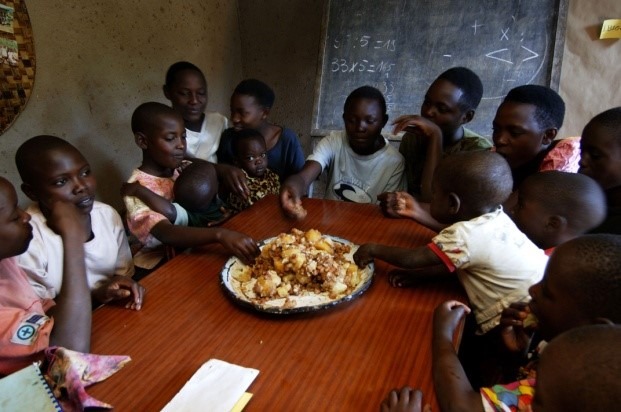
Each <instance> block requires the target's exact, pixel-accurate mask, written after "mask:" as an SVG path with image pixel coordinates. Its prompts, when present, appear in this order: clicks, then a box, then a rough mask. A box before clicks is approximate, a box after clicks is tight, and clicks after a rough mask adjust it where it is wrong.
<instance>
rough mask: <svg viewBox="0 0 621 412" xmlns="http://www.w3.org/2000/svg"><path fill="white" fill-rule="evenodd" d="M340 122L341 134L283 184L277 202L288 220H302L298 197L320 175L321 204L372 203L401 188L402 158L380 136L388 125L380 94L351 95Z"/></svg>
mask: <svg viewBox="0 0 621 412" xmlns="http://www.w3.org/2000/svg"><path fill="white" fill-rule="evenodd" d="M343 120H344V122H345V132H342V131H340V132H332V133H330V135H329V136H327V137H325V138H323V139H322V140H321V141H320V142H319V144H318V145H317V147H316V148H315V150H314V151H313V153H312V154H311V155H310V156H309V157H308V159H307V160H306V163H305V164H304V167H303V168H302V170H301V171H300V172H299V173H297V174H295V175H293V176H291V177H289V178H288V179H287V180H286V181H285V182H284V183H283V185H282V187H281V190H280V200H281V204H282V208H283V210H284V211H285V213H286V214H288V215H289V216H291V217H302V216H303V215H304V212H303V209H302V201H301V197H302V196H303V195H305V194H306V193H307V191H308V187H309V186H310V184H311V183H312V182H313V181H314V180H315V179H317V177H318V176H319V175H320V174H321V172H322V170H325V169H327V170H328V185H327V190H326V195H325V198H326V199H333V200H345V201H350V202H357V203H372V202H375V199H376V198H377V195H378V194H380V193H382V192H386V191H394V190H401V189H403V188H405V178H404V176H403V164H404V160H403V156H401V154H400V153H399V152H398V151H397V150H396V149H395V148H393V147H392V146H391V145H390V144H389V143H388V141H387V140H386V138H385V137H384V136H382V134H381V132H382V128H383V127H384V125H385V124H386V122H387V121H388V115H387V114H386V101H385V100H384V96H383V95H382V93H381V92H380V91H379V90H377V89H376V88H374V87H370V86H363V87H360V88H358V89H356V90H354V91H353V92H351V93H350V95H349V96H347V99H346V100H345V106H344V108H343Z"/></svg>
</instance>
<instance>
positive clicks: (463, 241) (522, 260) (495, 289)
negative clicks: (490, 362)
mask: <svg viewBox="0 0 621 412" xmlns="http://www.w3.org/2000/svg"><path fill="white" fill-rule="evenodd" d="M430 247H431V249H432V250H433V251H434V252H435V253H436V254H437V255H438V256H439V257H440V258H441V259H442V261H443V262H444V264H445V265H446V266H447V267H448V268H449V270H451V271H452V270H456V271H457V277H458V278H459V281H460V282H461V284H462V285H463V286H464V289H465V290H466V293H467V294H468V299H469V300H470V304H471V305H472V310H473V312H474V315H475V318H476V320H477V324H478V326H479V333H486V332H488V331H489V330H491V329H492V328H494V327H495V326H496V325H498V323H499V321H500V314H501V313H502V311H503V309H504V308H506V307H508V306H509V305H510V304H511V303H513V302H520V301H526V300H528V299H529V295H528V288H529V287H530V286H531V285H533V284H535V283H537V282H539V281H540V280H541V278H542V277H543V272H544V270H545V267H546V264H547V263H548V257H547V256H546V254H545V252H544V251H543V250H541V249H539V248H538V247H537V246H535V244H534V243H533V242H531V241H530V240H529V239H528V238H527V237H526V235H525V234H524V233H522V232H520V230H519V229H518V228H517V226H515V223H513V221H512V220H511V218H509V216H507V214H506V213H505V212H503V210H502V207H499V208H498V209H497V210H496V211H494V212H491V213H486V214H484V215H482V216H479V217H476V218H474V219H472V220H468V221H465V222H457V223H455V224H453V225H451V226H449V227H447V228H446V229H444V230H442V231H441V232H440V233H438V235H437V236H435V237H434V238H433V240H432V244H430Z"/></svg>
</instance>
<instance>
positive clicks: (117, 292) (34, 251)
mask: <svg viewBox="0 0 621 412" xmlns="http://www.w3.org/2000/svg"><path fill="white" fill-rule="evenodd" d="M15 163H16V164H17V170H18V171H19V174H20V176H21V178H22V181H23V183H22V190H23V191H24V193H25V194H26V195H27V196H28V197H29V198H30V199H31V200H32V201H34V202H35V203H33V204H32V205H30V206H29V207H28V209H27V212H28V213H29V214H30V215H31V216H32V222H31V223H32V226H33V228H34V231H33V234H34V238H33V240H32V242H31V243H30V247H29V248H28V251H27V252H26V253H24V254H23V255H21V256H20V257H19V258H18V262H19V265H20V266H21V267H22V268H23V269H24V270H25V271H26V273H27V274H28V276H29V277H30V282H31V284H32V285H33V286H34V288H35V290H36V291H37V294H38V295H39V296H41V297H42V298H47V299H54V298H55V297H56V295H58V294H59V293H60V292H61V290H62V289H61V286H62V283H63V282H62V281H63V279H62V267H63V259H64V254H63V240H62V238H61V237H60V236H59V235H58V234H57V233H55V232H54V230H53V229H52V228H51V227H50V226H49V224H48V219H49V217H50V213H51V212H50V210H51V205H52V203H53V202H56V201H64V202H69V203H71V204H72V205H74V207H75V208H76V210H78V211H79V220H78V221H79V224H80V225H81V228H82V232H83V235H84V237H85V238H86V242H85V243H84V245H83V248H84V249H85V252H84V253H85V256H86V272H87V279H88V285H89V287H90V289H91V291H92V294H93V300H94V301H95V302H96V303H107V302H109V301H111V300H121V299H126V298H130V299H129V301H128V302H127V304H126V307H127V308H131V309H135V310H139V309H140V308H141V306H142V297H143V294H144V288H143V287H142V286H141V285H140V284H138V283H136V282H135V281H134V280H132V276H133V274H134V264H133V262H132V256H131V253H130V250H129V245H128V243H127V238H126V236H125V230H124V227H123V223H122V221H121V218H120V216H119V214H118V213H117V212H116V210H114V209H113V208H112V207H110V206H108V205H106V204H104V203H100V202H97V201H96V200H95V190H96V185H97V183H96V180H95V176H94V175H93V174H92V173H91V169H90V165H89V163H88V161H87V160H86V159H85V158H84V156H82V153H80V151H79V150H78V149H76V148H75V147H74V146H73V145H71V144H70V143H68V142H66V141H65V140H63V139H61V138H58V137H54V136H36V137H33V138H31V139H29V140H27V141H26V142H24V143H23V144H22V145H21V146H20V147H19V148H18V149H17V153H16V154H15Z"/></svg>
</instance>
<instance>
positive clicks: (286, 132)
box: [280, 127, 298, 141]
mask: <svg viewBox="0 0 621 412" xmlns="http://www.w3.org/2000/svg"><path fill="white" fill-rule="evenodd" d="M280 138H281V139H284V140H286V141H291V140H298V134H297V133H296V132H294V131H293V130H292V129H289V128H287V127H283V128H282V133H281V134H280Z"/></svg>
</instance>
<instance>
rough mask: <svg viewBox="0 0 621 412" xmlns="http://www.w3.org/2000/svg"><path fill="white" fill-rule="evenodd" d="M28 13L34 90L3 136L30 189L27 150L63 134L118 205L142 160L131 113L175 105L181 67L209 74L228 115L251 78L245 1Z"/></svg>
mask: <svg viewBox="0 0 621 412" xmlns="http://www.w3.org/2000/svg"><path fill="white" fill-rule="evenodd" d="M26 6H27V7H28V12H29V15H30V19H31V23H32V27H33V31H34V41H35V52H36V77H35V85H34V90H33V94H32V96H31V98H30V101H29V102H28V104H27V106H26V108H25V110H24V111H23V112H22V114H21V115H20V116H19V117H18V118H17V120H16V121H15V122H14V123H13V126H12V127H11V128H9V129H8V130H7V131H6V132H5V133H4V134H3V135H1V136H0V145H1V147H2V150H1V151H0V160H1V162H0V163H1V166H0V173H1V174H2V175H3V176H7V178H8V179H9V180H11V181H12V182H13V183H14V184H18V183H19V182H20V180H19V176H18V174H17V171H16V169H15V163H14V160H13V156H14V153H15V150H16V149H17V147H18V146H19V145H20V144H21V143H22V142H23V141H24V140H26V139H28V138H30V137H32V136H35V135H38V134H53V135H57V136H60V137H63V138H65V139H67V140H69V141H71V142H72V143H73V144H75V145H76V146H77V147H78V148H79V149H80V150H81V151H82V152H83V154H84V155H85V156H86V157H87V159H88V160H89V161H90V163H91V166H92V167H93V170H94V171H95V175H96V177H97V180H98V199H99V200H102V201H104V202H106V203H110V204H112V205H113V206H115V207H117V208H118V207H119V206H120V205H121V204H120V196H119V194H118V193H119V187H120V182H122V181H124V180H125V179H126V178H127V176H129V174H130V172H131V170H132V169H133V168H134V167H135V166H137V165H138V164H139V162H140V151H139V149H138V148H137V147H136V146H135V144H134V142H133V136H132V133H131V129H130V118H131V114H132V112H133V110H134V108H136V107H137V106H138V104H140V103H142V102H145V101H150V100H155V101H161V102H163V103H166V100H165V99H164V96H163V94H162V91H161V90H162V89H161V87H162V84H163V83H164V75H165V72H166V69H167V68H168V66H169V65H170V64H172V63H174V62H175V61H177V60H189V61H191V62H193V63H195V64H197V65H198V66H199V67H201V68H202V69H203V71H204V72H205V75H206V76H207V79H208V81H209V86H210V87H209V105H208V109H210V110H216V111H220V112H222V113H228V107H229V103H228V100H229V94H230V90H231V89H232V88H233V87H234V86H235V84H236V83H237V81H238V80H239V78H240V77H241V50H240V40H239V34H238V33H239V29H238V27H239V22H238V14H237V3H236V2H231V1H228V0H204V1H200V2H199V1H176V2H172V1H164V0H133V1H120V0H81V1H79V2H77V1H73V2H69V1H67V2H61V1H55V2H52V1H49V0H30V1H27V2H26ZM18 191H19V190H18ZM24 199H25V198H24V197H23V196H22V197H21V202H22V203H24Z"/></svg>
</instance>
